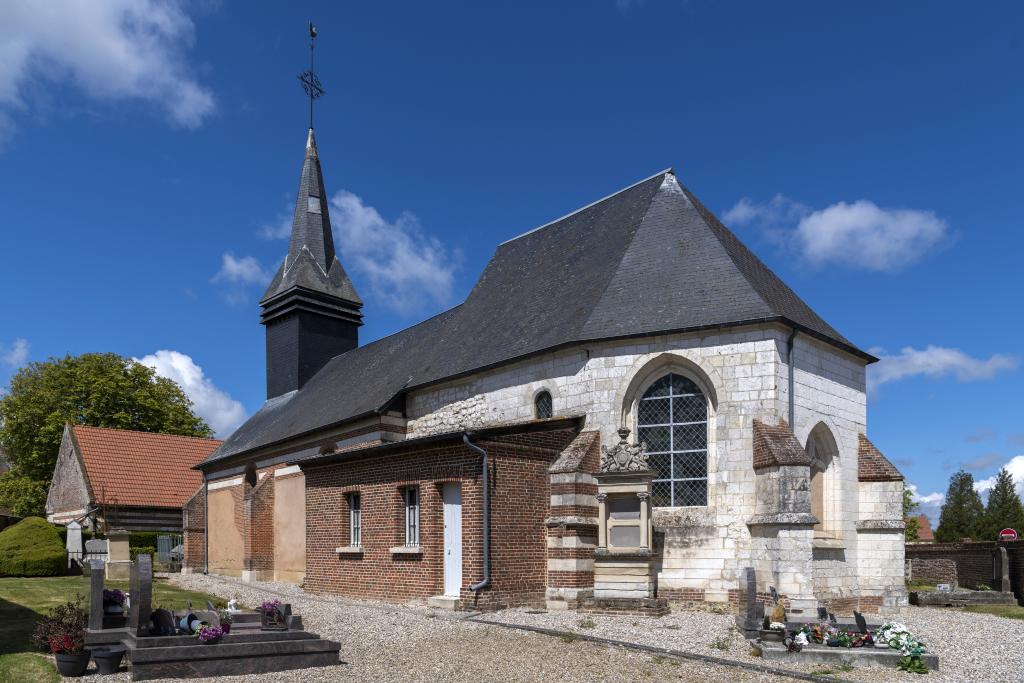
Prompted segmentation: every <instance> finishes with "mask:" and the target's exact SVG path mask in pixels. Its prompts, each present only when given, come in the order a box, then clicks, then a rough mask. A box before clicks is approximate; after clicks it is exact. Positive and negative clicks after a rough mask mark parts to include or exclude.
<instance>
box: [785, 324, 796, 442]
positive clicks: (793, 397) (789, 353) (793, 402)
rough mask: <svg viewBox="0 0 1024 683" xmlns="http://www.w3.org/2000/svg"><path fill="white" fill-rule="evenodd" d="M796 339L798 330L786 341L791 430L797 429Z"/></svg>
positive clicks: (794, 330) (790, 334)
mask: <svg viewBox="0 0 1024 683" xmlns="http://www.w3.org/2000/svg"><path fill="white" fill-rule="evenodd" d="M794 339H796V328H795V327H794V328H793V331H792V332H790V333H789V339H787V340H786V365H788V366H789V428H790V429H796V426H795V425H794V424H793V413H794V412H795V406H796V395H795V394H794V393H793V392H794V390H795V376H796V372H795V371H794V369H793V340H794Z"/></svg>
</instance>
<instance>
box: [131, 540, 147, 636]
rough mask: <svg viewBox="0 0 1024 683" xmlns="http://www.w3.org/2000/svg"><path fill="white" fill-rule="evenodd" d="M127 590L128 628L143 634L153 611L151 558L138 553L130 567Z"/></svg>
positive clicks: (137, 633)
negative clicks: (128, 598) (130, 598)
mask: <svg viewBox="0 0 1024 683" xmlns="http://www.w3.org/2000/svg"><path fill="white" fill-rule="evenodd" d="M128 585H129V591H130V593H131V596H132V600H131V607H130V609H129V611H128V628H129V629H131V631H132V633H135V634H136V635H140V636H141V635H145V634H146V630H147V629H148V628H149V618H150V615H151V614H152V612H153V558H152V557H151V556H149V555H145V554H143V555H139V556H138V557H136V558H135V562H134V563H133V564H132V568H131V578H130V581H129V584H128Z"/></svg>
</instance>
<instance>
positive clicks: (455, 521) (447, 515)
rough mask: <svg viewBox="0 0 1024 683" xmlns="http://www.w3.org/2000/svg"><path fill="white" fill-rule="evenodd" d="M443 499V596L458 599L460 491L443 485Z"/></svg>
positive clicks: (460, 586) (460, 524) (460, 528)
mask: <svg viewBox="0 0 1024 683" xmlns="http://www.w3.org/2000/svg"><path fill="white" fill-rule="evenodd" d="M441 495H442V497H443V498H444V594H445V595H450V596H453V597H458V595H459V590H460V589H461V588H462V489H461V488H460V487H459V485H458V484H445V485H444V489H443V491H442V493H441Z"/></svg>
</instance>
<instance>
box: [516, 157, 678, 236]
mask: <svg viewBox="0 0 1024 683" xmlns="http://www.w3.org/2000/svg"><path fill="white" fill-rule="evenodd" d="M675 173H676V172H675V170H674V169H673V168H672V167H671V166H669V167H668V168H666V169H663V170H661V171H658V172H657V173H654V174H652V175H649V176H647V177H646V178H644V179H643V180H638V181H636V182H635V183H633V184H632V185H627V186H626V187H623V188H621V189H619V190H616V191H615V192H612V193H611V194H609V195H605V196H604V197H601V198H600V199H597V200H595V201H592V202H590V203H589V204H587V205H586V206H581V207H580V208H578V209H576V210H575V211H570V212H569V213H567V214H565V215H564V216H562V217H561V218H556V219H554V220H552V221H548V222H547V223H544V224H543V225H538V226H537V227H536V228H533V229H532V230H527V231H526V232H524V233H520V234H518V235H516V236H515V237H510V238H509V239H507V240H505V241H504V242H501V243H500V244H498V246H499V247H503V246H505V245H506V244H508V243H509V242H514V241H516V240H517V239H519V238H520V237H526V236H527V235H531V234H533V233H535V232H537V231H538V230H543V229H544V228H546V227H548V226H551V225H554V224H555V223H560V222H562V221H564V220H565V219H566V218H569V217H570V216H575V215H576V214H578V213H580V212H581V211H586V210H587V209H589V208H592V207H594V206H597V205H598V204H600V203H601V202H606V201H608V200H609V199H611V198H612V197H615V196H616V195H620V194H622V193H623V192H626V191H627V190H632V189H633V188H634V187H636V186H637V185H643V184H644V183H646V182H647V181H648V180H653V179H654V178H657V177H658V176H660V175H666V174H667V175H673V176H674V175H675Z"/></svg>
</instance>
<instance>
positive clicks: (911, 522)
mask: <svg viewBox="0 0 1024 683" xmlns="http://www.w3.org/2000/svg"><path fill="white" fill-rule="evenodd" d="M917 507H918V505H917V503H916V502H914V492H913V491H911V490H910V487H908V486H907V485H905V484H904V486H903V521H904V522H905V523H906V527H905V528H904V529H903V535H904V536H905V537H906V540H907V541H908V542H913V541H916V540H919V536H918V532H920V531H921V523H920V522H919V521H917V517H915V516H914V511H915V510H917Z"/></svg>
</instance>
